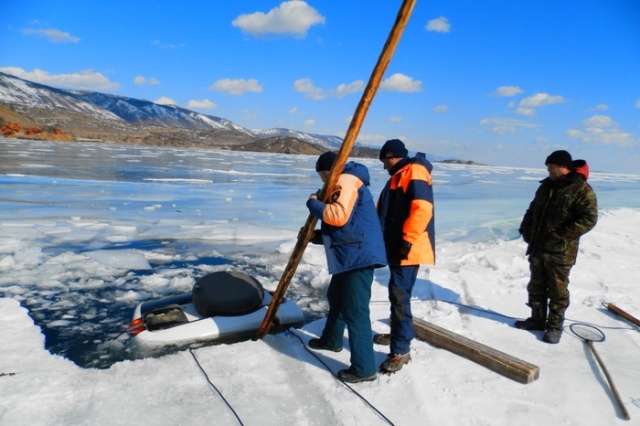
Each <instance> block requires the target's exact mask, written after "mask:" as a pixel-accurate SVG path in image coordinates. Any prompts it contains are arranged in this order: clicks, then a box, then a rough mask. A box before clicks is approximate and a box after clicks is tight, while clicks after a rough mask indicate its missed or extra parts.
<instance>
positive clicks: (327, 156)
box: [316, 151, 338, 172]
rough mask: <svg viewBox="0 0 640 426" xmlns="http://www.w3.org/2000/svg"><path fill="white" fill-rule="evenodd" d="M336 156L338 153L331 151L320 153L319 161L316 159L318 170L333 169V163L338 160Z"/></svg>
mask: <svg viewBox="0 0 640 426" xmlns="http://www.w3.org/2000/svg"><path fill="white" fill-rule="evenodd" d="M336 157H338V154H336V153H335V152H331V151H328V152H325V153H324V154H322V155H320V157H318V161H316V172H325V171H327V172H328V171H329V170H331V166H333V163H334V162H335V161H336Z"/></svg>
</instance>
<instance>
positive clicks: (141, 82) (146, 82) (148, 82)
mask: <svg viewBox="0 0 640 426" xmlns="http://www.w3.org/2000/svg"><path fill="white" fill-rule="evenodd" d="M133 83H134V84H136V85H138V86H157V85H158V84H160V80H158V79H157V78H155V77H150V78H146V77H143V76H141V75H139V76H137V77H136V78H134V79H133Z"/></svg>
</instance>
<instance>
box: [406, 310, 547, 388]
mask: <svg viewBox="0 0 640 426" xmlns="http://www.w3.org/2000/svg"><path fill="white" fill-rule="evenodd" d="M413 326H414V329H415V334H416V337H417V338H418V339H420V340H424V341H425V342H428V343H431V344H432V345H434V346H437V347H439V348H442V349H446V350H448V351H450V352H453V353H454V354H456V355H460V356H461V357H463V358H467V359H468V360H470V361H473V362H475V363H477V364H480V365H482V366H484V367H487V368H488V369H490V370H492V371H494V372H496V373H498V374H502V375H503V376H505V377H508V378H510V379H512V380H515V381H516V382H519V383H523V384H527V383H531V382H532V381H534V380H537V379H538V377H539V376H540V368H538V367H537V366H535V365H533V364H530V363H528V362H526V361H522V360H520V359H518V358H515V357H513V356H511V355H508V354H506V353H504V352H500V351H499V350H496V349H493V348H491V347H489V346H486V345H483V344H481V343H478V342H475V341H473V340H471V339H468V338H466V337H464V336H460V335H459V334H456V333H454V332H452V331H449V330H446V329H444V328H442V327H438V326H437V325H434V324H430V323H428V322H426V321H424V320H421V319H419V318H414V319H413Z"/></svg>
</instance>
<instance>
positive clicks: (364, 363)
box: [307, 152, 387, 383]
mask: <svg viewBox="0 0 640 426" xmlns="http://www.w3.org/2000/svg"><path fill="white" fill-rule="evenodd" d="M336 157H337V155H336V154H335V153H333V152H326V153H324V154H322V155H321V156H320V157H319V158H318V161H317V162H316V171H317V172H318V175H319V176H320V178H321V179H322V181H323V182H325V181H326V180H327V178H328V177H329V171H330V170H331V167H332V166H333V163H334V162H335V159H336ZM368 185H369V170H368V169H367V168H366V167H365V166H364V165H362V164H359V163H354V162H353V161H350V162H348V163H347V164H346V165H345V167H344V170H343V171H342V173H341V174H340V176H339V177H338V180H337V182H336V184H335V186H334V187H333V188H328V190H327V194H328V197H327V201H326V202H324V201H322V200H319V199H318V198H317V195H316V194H312V195H311V197H310V198H309V200H307V208H308V209H309V211H310V212H311V214H313V215H314V216H315V217H317V218H318V219H320V220H321V221H322V225H321V227H320V230H319V231H318V230H316V231H315V235H314V238H313V240H312V241H311V242H312V243H316V244H324V248H325V253H326V255H327V265H328V269H329V273H330V274H331V275H332V277H331V282H330V283H329V289H328V290H327V299H328V301H329V313H328V315H327V322H326V324H325V327H324V330H323V331H322V336H321V337H320V338H319V339H311V340H309V346H310V347H311V348H313V349H322V350H329V351H334V352H339V351H341V350H342V346H343V334H344V327H345V324H346V326H347V330H348V332H349V347H350V349H351V366H350V367H349V368H348V369H345V370H340V371H339V372H338V378H339V379H340V380H342V381H343V382H348V383H357V382H362V381H371V380H375V378H376V376H377V374H376V372H377V369H376V364H375V359H374V352H373V342H372V340H371V333H372V331H371V319H370V316H369V301H370V299H371V284H372V282H373V271H374V269H375V268H381V267H383V266H386V263H387V262H386V254H385V250H384V241H383V238H382V230H381V228H380V221H379V220H378V215H377V213H376V207H375V203H374V201H373V197H372V196H371V192H369V189H368V188H367V186H368Z"/></svg>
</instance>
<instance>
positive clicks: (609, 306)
mask: <svg viewBox="0 0 640 426" xmlns="http://www.w3.org/2000/svg"><path fill="white" fill-rule="evenodd" d="M606 307H607V309H608V310H610V311H611V312H613V313H615V314H618V315H620V316H621V317H622V318H624V319H626V320H627V321H630V322H632V323H634V324H635V325H637V326H638V327H640V320H639V319H638V318H636V317H634V316H633V315H631V314H628V313H626V312H625V311H623V310H622V309H620V308H618V307H617V306H616V305H614V304H613V303H607V304H606Z"/></svg>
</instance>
